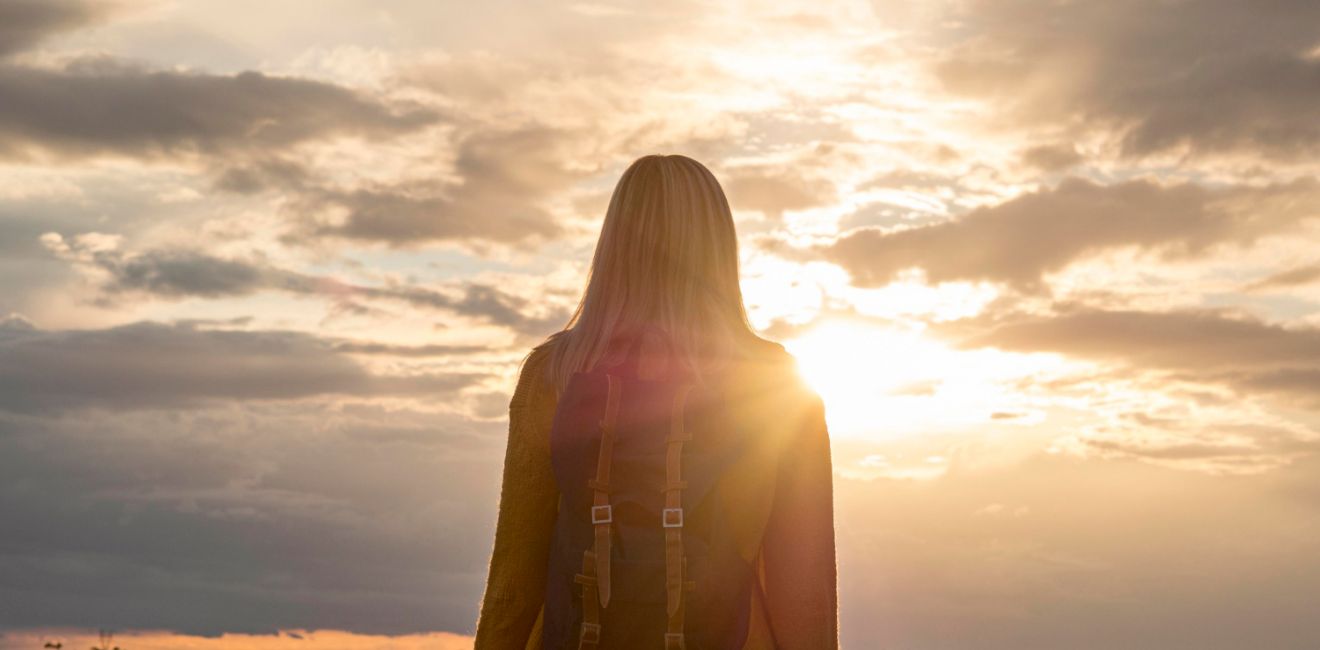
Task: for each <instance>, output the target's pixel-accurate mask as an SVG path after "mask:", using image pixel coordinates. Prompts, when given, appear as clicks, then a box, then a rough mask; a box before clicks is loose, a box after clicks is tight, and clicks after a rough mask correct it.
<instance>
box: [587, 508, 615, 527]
mask: <svg viewBox="0 0 1320 650" xmlns="http://www.w3.org/2000/svg"><path fill="white" fill-rule="evenodd" d="M611 521H614V509H613V508H611V507H609V506H607V505H606V506H591V523H593V524H608V523H610V522H611Z"/></svg>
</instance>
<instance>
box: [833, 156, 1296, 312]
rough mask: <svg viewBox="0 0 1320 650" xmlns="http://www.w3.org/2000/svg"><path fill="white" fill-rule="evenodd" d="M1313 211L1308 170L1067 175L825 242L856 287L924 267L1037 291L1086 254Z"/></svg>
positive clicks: (1249, 234)
mask: <svg viewBox="0 0 1320 650" xmlns="http://www.w3.org/2000/svg"><path fill="white" fill-rule="evenodd" d="M1317 217H1320V184H1318V183H1317V182H1316V181H1315V179H1312V178H1302V179H1298V180H1296V181H1294V182H1292V183H1287V184H1276V185H1270V186H1266V187H1260V188H1255V187H1231V188H1226V189H1209V188H1206V187H1202V186H1200V185H1196V184H1191V183H1183V184H1177V185H1167V186H1166V185H1159V184H1156V183H1153V182H1151V181H1148V180H1134V181H1127V182H1124V183H1119V184H1116V185H1099V184H1096V183H1094V182H1091V181H1088V180H1085V179H1081V178H1076V177H1068V178H1065V179H1064V180H1063V181H1062V182H1060V183H1059V185H1058V186H1056V187H1054V188H1050V189H1045V190H1041V191H1039V192H1033V193H1029V194H1025V195H1022V196H1019V197H1017V198H1014V199H1011V200H1009V201H1007V202H1004V203H1001V204H998V205H994V206H989V207H981V208H977V209H975V210H972V211H971V212H968V213H967V214H964V215H962V216H961V217H959V218H957V219H953V220H950V221H946V222H941V223H938V224H935V225H930V226H923V227H916V228H909V229H906V230H893V231H888V232H887V231H884V230H881V229H874V228H864V229H859V230H855V231H852V232H850V233H848V234H846V235H844V236H843V237H841V238H840V239H838V240H837V241H836V242H834V243H833V244H831V245H827V246H824V247H823V248H821V249H819V250H820V252H821V253H822V254H823V255H824V256H825V258H826V259H829V260H831V261H833V262H836V263H838V264H840V265H841V266H843V267H844V268H845V269H847V270H848V272H849V274H850V275H851V276H852V278H853V282H854V283H855V284H858V285H860V286H878V285H883V284H886V283H888V282H890V281H891V280H893V279H894V278H895V277H896V275H897V274H898V273H899V272H901V271H903V270H905V269H908V268H912V267H919V268H921V269H923V270H924V271H925V272H926V276H927V278H928V279H929V280H930V281H932V282H943V281H952V280H979V279H986V280H994V281H998V282H1004V283H1008V284H1012V285H1014V286H1016V287H1018V288H1020V289H1022V290H1026V291H1041V290H1043V289H1044V288H1045V287H1044V283H1043V280H1042V276H1043V274H1045V273H1047V272H1050V271H1057V270H1059V269H1062V268H1064V267H1065V266H1067V265H1068V264H1070V263H1071V262H1073V261H1075V260H1078V259H1080V258H1082V257H1084V256H1086V255H1090V254H1096V253H1101V252H1104V251H1105V250H1110V249H1115V248H1119V247H1124V246H1136V247H1140V248H1144V249H1147V250H1151V251H1156V252H1158V253H1160V254H1161V255H1164V256H1167V257H1170V258H1177V257H1191V256H1196V255H1202V254H1206V253H1207V252H1209V251H1210V249H1212V248H1213V247H1215V246H1216V245H1220V244H1237V245H1240V246H1247V245H1250V244H1252V243H1253V242H1255V241H1256V240H1257V239H1259V238H1260V237H1262V236H1264V235H1267V234H1271V233H1278V232H1286V231H1288V230H1290V229H1293V228H1295V227H1297V226H1298V225H1299V224H1301V223H1302V222H1303V221H1305V220H1308V219H1315V218H1317Z"/></svg>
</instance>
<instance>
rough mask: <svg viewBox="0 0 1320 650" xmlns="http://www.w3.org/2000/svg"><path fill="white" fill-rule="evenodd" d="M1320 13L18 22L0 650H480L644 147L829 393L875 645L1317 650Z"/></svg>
mask: <svg viewBox="0 0 1320 650" xmlns="http://www.w3.org/2000/svg"><path fill="white" fill-rule="evenodd" d="M1318 108H1320V4H1318V3H1315V2H1312V1H1310V0H1263V1H1261V2H1251V3H1246V2H1238V1H1235V0H1168V1H1160V2H1150V1H1143V2H1137V1H1131V0H1106V1H1104V2H1082V1H1071V2H1069V1H1052V2H1029V1H1024V0H1006V1H1000V2H981V1H976V0H966V1H953V0H932V1H931V2H921V3H910V2H888V1H881V0H875V1H873V2H861V1H851V0H811V1H805V0H801V1H799V0H779V1H774V2H768V1H761V0H730V1H722V2H718V3H714V2H712V3H695V2H687V1H683V0H679V1H674V2H664V3H655V2H625V1H617V2H607V1H600V2H536V1H528V0H520V1H517V2H513V1H508V0H488V1H485V2H476V3H472V2H430V1H422V0H416V1H411V2H409V1H402V0H393V1H382V0H376V1H372V2H366V1H350V0H280V1H278V2H271V1H269V0H262V1H260V2H257V1H252V0H223V1H220V0H195V1H188V2H184V1H169V0H117V1H112V2H87V1H82V0H0V488H2V489H0V522H3V525H0V648H3V649H5V650H8V649H10V648H31V647H38V646H39V645H40V644H42V643H44V642H46V641H51V640H58V641H62V642H64V643H65V647H77V646H80V645H90V644H91V643H93V642H96V641H97V630H98V629H109V630H114V631H115V634H116V636H115V639H116V643H119V644H120V645H123V646H124V647H126V648H128V649H130V650H142V649H147V648H220V647H224V648H261V649H267V648H281V649H282V648H343V649H352V648H367V647H371V648H379V647H397V648H412V647H428V648H437V647H438V648H449V647H454V648H459V647H467V646H470V639H469V638H468V636H467V635H470V634H471V633H472V631H473V629H474V625H475V620H476V614H477V607H478V603H479V601H480V598H481V593H482V589H483V583H484V579H485V575H486V567H487V562H488V560H489V555H490V550H491V541H492V535H493V531H494V521H495V513H496V506H497V503H498V501H497V499H498V491H499V480H500V468H501V463H502V461H503V452H504V444H505V441H506V436H507V415H508V412H507V408H508V400H509V398H510V394H511V392H512V388H513V383H514V380H515V379H516V372H517V369H518V363H519V361H520V360H521V359H522V357H523V355H524V354H525V353H526V352H527V350H528V349H530V347H531V346H532V345H534V344H536V343H537V342H539V341H540V340H542V339H543V338H544V337H545V336H546V335H547V334H549V333H550V332H552V331H555V330H556V329H559V328H561V327H562V326H563V325H564V323H565V322H566V320H567V318H568V316H569V314H570V313H571V311H572V308H573V307H574V306H575V305H576V302H577V300H578V298H579V296H580V292H581V290H582V288H583V283H584V280H585V273H586V270H587V264H588V262H589V260H590V255H591V252H592V250H593V247H594V245H595V238H596V236H597V234H598V232H599V228H600V224H601V220H602V219H603V217H604V212H605V207H606V205H607V203H608V200H609V196H610V192H611V190H612V189H613V186H614V183H615V182H616V181H617V180H618V178H619V175H620V174H621V173H622V171H623V170H624V169H625V168H626V167H627V165H628V164H629V163H630V162H632V161H633V160H635V159H636V158H638V157H640V156H642V155H646V154H652V153H666V154H667V153H681V154H684V155H688V156H691V157H693V158H695V159H697V160H699V161H701V162H702V163H704V164H705V165H707V166H708V167H709V168H710V169H711V170H712V171H713V172H714V173H715V175H716V177H717V178H718V179H719V180H720V182H721V184H722V185H723V187H724V189H725V191H726V194H727V196H728V198H729V201H730V203H731V205H732V208H733V212H734V218H735V222H736V224H737V229H738V233H739V240H740V255H741V264H742V274H743V277H742V282H743V288H744V292H745V295H746V299H747V305H748V309H749V313H750V316H751V318H752V321H753V324H754V325H755V326H756V328H757V329H758V330H759V331H760V332H761V333H762V334H763V335H764V336H766V337H767V338H771V339H774V340H777V341H781V342H783V343H784V345H785V346H786V347H787V349H788V350H789V351H790V352H792V353H793V354H794V355H795V357H796V358H797V360H798V363H799V367H800V369H801V372H802V374H803V375H804V377H805V378H806V379H807V380H808V381H809V382H811V384H812V385H813V386H814V387H815V388H816V389H817V390H818V391H819V392H820V394H821V395H822V397H823V398H824V400H825V404H826V417H827V421H828V424H829V427H830V432H831V438H832V452H833V459H834V471H835V477H834V480H835V498H836V503H835V512H836V527H837V539H838V551H839V559H838V561H839V570H840V583H839V589H840V599H841V613H840V618H841V628H842V629H841V634H842V639H843V643H844V646H845V647H849V648H859V649H860V648H904V649H937V648H938V649H943V648H985V649H997V648H1014V649H1046V648H1074V649H1090V648H1095V649H1100V648H1133V649H1137V648H1152V649H1154V648H1159V649H1172V648H1197V649H1219V648H1223V649H1227V648H1244V647H1259V648H1277V649H1289V648H1315V647H1320V622H1317V621H1316V619H1315V617H1314V616H1313V614H1314V610H1315V603H1316V602H1317V601H1318V600H1320V454H1317V452H1318V451H1320V247H1317V246H1316V244H1317V242H1318V241H1320V181H1318V179H1317V172H1318V171H1320V169H1318V167H1317V165H1316V162H1315V161H1316V160H1317V155H1320V120H1318V119H1316V117H1317V115H1318V114H1320V111H1318V110H1317V109H1318Z"/></svg>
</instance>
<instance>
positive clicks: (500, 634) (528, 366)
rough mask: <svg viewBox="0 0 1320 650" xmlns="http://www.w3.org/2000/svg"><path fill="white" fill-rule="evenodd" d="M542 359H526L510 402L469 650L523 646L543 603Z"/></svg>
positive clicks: (545, 458) (552, 491)
mask: <svg viewBox="0 0 1320 650" xmlns="http://www.w3.org/2000/svg"><path fill="white" fill-rule="evenodd" d="M544 360H545V355H544V354H542V352H541V351H534V352H533V353H532V354H531V355H530V356H529V357H528V359H527V362H526V363H525V364H523V369H522V372H521V373H520V375H519V378H518V386H517V387H516V388H515V390H514V394H513V398H512V399H511V400H510V403H509V440H508V445H507V447H506V449H505V455H504V476H503V479H502V480H503V483H502V486H501V489H500V503H499V515H498V517H497V520H496V524H495V542H494V549H493V552H492V554H491V560H490V568H489V576H488V578H487V580H486V591H485V595H484V596H483V598H482V602H481V611H480V614H479V616H478V618H477V632H476V639H475V645H474V650H483V649H492V650H493V649H498V650H507V649H509V648H524V647H527V646H528V639H529V636H530V635H531V633H532V631H533V629H534V626H535V623H536V620H537V617H538V616H539V615H540V612H541V607H542V605H543V604H544V603H543V600H544V593H545V581H546V563H547V561H548V553H549V549H550V538H551V535H552V532H553V527H554V522H555V515H556V511H557V509H558V503H559V493H558V487H557V486H556V484H555V480H554V473H553V469H552V467H551V463H550V441H549V435H548V431H547V426H548V425H549V423H550V421H551V418H552V417H553V413H554V399H555V398H554V393H553V388H552V387H551V386H550V385H549V383H548V382H546V381H545V380H543V379H542V373H543V369H544Z"/></svg>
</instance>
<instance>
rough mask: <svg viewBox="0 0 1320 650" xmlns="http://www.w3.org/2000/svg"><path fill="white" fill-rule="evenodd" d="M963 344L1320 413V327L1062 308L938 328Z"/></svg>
mask: <svg viewBox="0 0 1320 650" xmlns="http://www.w3.org/2000/svg"><path fill="white" fill-rule="evenodd" d="M931 333H932V334H934V335H937V336H941V337H945V338H947V339H948V340H949V342H950V343H951V344H952V345H954V346H956V347H958V348H962V349H971V348H980V347H995V348H999V349H1004V350H1012V351H1017V352H1056V353H1059V354H1063V355H1067V356H1070V357H1076V358H1081V359H1088V360H1093V361H1099V362H1110V363H1115V364H1122V365H1125V366H1128V367H1130V368H1132V369H1135V370H1153V371H1163V372H1165V373H1166V374H1165V375H1164V376H1165V377H1166V378H1167V379H1170V380H1181V381H1186V382H1192V383H1210V384H1215V383H1219V384H1223V385H1226V386H1229V387H1231V388H1233V389H1235V390H1237V391H1238V392H1239V393H1241V394H1243V395H1248V396H1250V395H1261V394H1267V393H1269V394H1273V395H1275V396H1276V397H1279V398H1282V399H1284V400H1287V401H1290V402H1292V403H1294V404H1295V405H1296V406H1300V407H1304V408H1311V409H1316V410H1320V381H1317V380H1318V379H1320V329H1316V328H1307V327H1285V326H1282V325H1277V324H1273V323H1268V322H1264V321H1262V320H1260V319H1258V318H1255V317H1249V316H1245V315H1242V314H1239V313H1236V312H1232V311H1229V310H1181V311H1170V312H1149V311H1133V310H1128V311H1117V310H1101V309H1094V308H1088V307H1076V306H1061V309H1060V311H1059V313H1057V314H1054V315H1048V316H1039V315H1038V316H1012V315H982V316H976V317H972V318H968V319H959V320H955V321H948V322H945V323H937V324H934V325H932V327H931Z"/></svg>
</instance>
